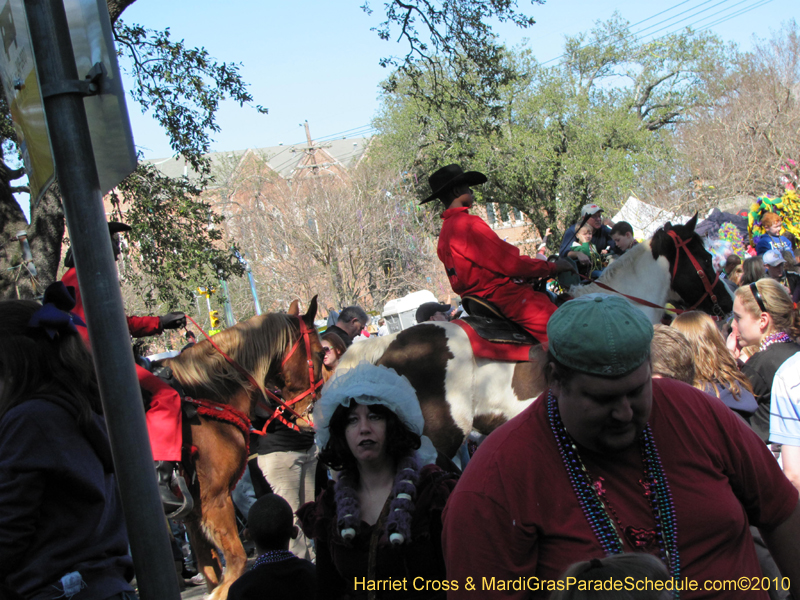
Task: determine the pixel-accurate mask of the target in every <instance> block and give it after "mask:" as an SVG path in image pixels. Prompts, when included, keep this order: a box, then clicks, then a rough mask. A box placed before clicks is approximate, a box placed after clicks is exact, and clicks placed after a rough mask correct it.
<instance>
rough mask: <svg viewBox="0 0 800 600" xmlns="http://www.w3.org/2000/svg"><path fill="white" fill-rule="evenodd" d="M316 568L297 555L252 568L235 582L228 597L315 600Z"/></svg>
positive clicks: (239, 598) (253, 599) (235, 599)
mask: <svg viewBox="0 0 800 600" xmlns="http://www.w3.org/2000/svg"><path fill="white" fill-rule="evenodd" d="M316 581H317V568H316V567H315V566H314V565H313V563H311V562H309V561H307V560H303V559H300V558H297V557H292V558H289V559H287V560H282V561H280V562H276V563H267V564H264V565H260V566H258V567H255V568H253V569H250V570H249V571H248V572H247V573H245V574H244V575H242V576H241V577H240V578H239V579H237V580H236V581H234V582H233V585H232V586H231V588H230V590H228V600H264V599H265V598H269V600H313V598H314V588H315V583H316Z"/></svg>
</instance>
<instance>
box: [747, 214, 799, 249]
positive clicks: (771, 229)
mask: <svg viewBox="0 0 800 600" xmlns="http://www.w3.org/2000/svg"><path fill="white" fill-rule="evenodd" d="M761 227H763V229H764V235H762V236H761V237H760V238H758V242H756V254H757V255H758V256H761V255H762V254H764V253H765V252H766V251H767V250H777V251H778V252H780V251H782V250H791V249H792V243H791V242H790V241H789V240H788V239H787V238H786V237H785V236H782V235H781V229H782V228H783V219H782V218H781V216H780V215H779V214H776V213H773V212H770V213H767V214H765V215H764V216H763V217H761Z"/></svg>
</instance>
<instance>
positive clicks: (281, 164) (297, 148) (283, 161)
mask: <svg viewBox="0 0 800 600" xmlns="http://www.w3.org/2000/svg"><path fill="white" fill-rule="evenodd" d="M369 141H370V138H363V137H362V138H346V139H338V140H329V141H325V142H315V143H314V145H313V148H314V149H315V150H316V152H315V159H316V166H318V167H320V168H324V167H330V166H334V165H335V166H337V167H339V168H343V169H345V170H349V169H351V168H353V167H354V166H356V165H357V164H358V162H359V161H360V160H361V157H362V156H363V155H364V152H365V151H366V149H367V146H368V145H369ZM308 150H309V146H308V144H291V145H286V146H284V145H280V146H268V147H264V148H253V149H247V150H233V151H227V152H211V153H210V154H206V155H205V156H206V158H208V159H209V160H210V161H211V172H212V173H214V172H219V171H220V170H224V169H225V167H226V165H230V163H231V161H233V162H234V163H235V164H238V163H239V162H241V161H242V160H243V159H244V158H245V157H246V156H248V155H249V154H252V155H254V156H258V157H261V158H263V160H265V161H266V163H267V165H269V167H270V168H271V169H272V170H274V171H275V172H276V173H278V174H279V175H280V176H281V177H283V178H284V179H292V178H294V177H300V176H302V174H303V171H304V170H305V169H308V168H310V165H309V162H310V157H309V154H310V152H309V151H308ZM304 158H306V160H303V159H304ZM144 162H146V163H149V164H152V165H153V166H155V167H156V168H157V169H158V170H159V171H161V172H162V173H163V174H164V175H167V176H168V177H175V178H177V177H182V176H188V177H189V178H190V179H195V178H196V177H197V173H196V172H195V171H194V170H193V169H192V168H191V167H190V166H189V165H188V164H187V162H186V159H184V158H183V157H182V156H177V157H176V156H173V157H169V158H156V159H152V160H146V161H144Z"/></svg>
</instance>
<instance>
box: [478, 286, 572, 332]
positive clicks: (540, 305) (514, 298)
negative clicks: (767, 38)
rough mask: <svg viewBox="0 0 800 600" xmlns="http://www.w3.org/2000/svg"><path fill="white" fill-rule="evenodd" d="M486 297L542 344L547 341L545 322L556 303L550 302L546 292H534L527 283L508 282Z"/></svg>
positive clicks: (554, 310) (553, 310)
mask: <svg viewBox="0 0 800 600" xmlns="http://www.w3.org/2000/svg"><path fill="white" fill-rule="evenodd" d="M486 299H487V300H489V301H490V302H492V303H494V304H496V305H497V308H499V309H500V311H501V312H502V313H503V315H505V316H506V317H508V318H509V319H511V320H512V321H514V322H515V323H516V324H517V325H519V326H520V327H522V328H523V329H525V330H527V331H529V332H530V333H531V334H532V335H533V337H535V338H536V339H537V340H539V341H540V342H541V343H542V344H546V343H547V322H548V321H549V320H550V315H552V314H553V313H554V312H556V305H555V304H553V303H552V302H550V298H549V296H547V294H543V293H541V292H535V291H533V288H531V287H530V286H527V285H516V284H509V285H504V286H502V287H500V288H498V289H497V290H496V291H495V292H494V293H493V294H491V295H490V296H487V297H486Z"/></svg>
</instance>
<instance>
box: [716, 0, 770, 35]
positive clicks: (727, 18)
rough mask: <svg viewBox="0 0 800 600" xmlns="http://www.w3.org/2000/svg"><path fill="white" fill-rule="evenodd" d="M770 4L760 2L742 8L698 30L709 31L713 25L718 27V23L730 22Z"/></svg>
mask: <svg viewBox="0 0 800 600" xmlns="http://www.w3.org/2000/svg"><path fill="white" fill-rule="evenodd" d="M770 2H772V0H762V1H761V2H758V3H757V4H754V5H753V6H751V7H749V8H743V9H742V10H740V11H739V12H737V13H735V14H732V15H730V16H728V17H725V18H724V19H719V20H718V21H714V22H713V23H709V24H708V25H706V26H705V27H703V28H702V29H700V31H705V30H706V29H709V28H710V27H714V26H715V25H719V24H720V23H724V22H725V21H730V20H731V19H733V18H734V17H738V16H739V15H743V14H744V13H747V12H750V11H751V10H754V9H756V8H759V7H761V6H764V5H765V4H769V3H770Z"/></svg>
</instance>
